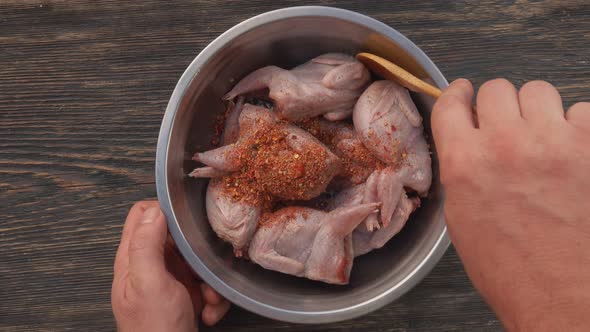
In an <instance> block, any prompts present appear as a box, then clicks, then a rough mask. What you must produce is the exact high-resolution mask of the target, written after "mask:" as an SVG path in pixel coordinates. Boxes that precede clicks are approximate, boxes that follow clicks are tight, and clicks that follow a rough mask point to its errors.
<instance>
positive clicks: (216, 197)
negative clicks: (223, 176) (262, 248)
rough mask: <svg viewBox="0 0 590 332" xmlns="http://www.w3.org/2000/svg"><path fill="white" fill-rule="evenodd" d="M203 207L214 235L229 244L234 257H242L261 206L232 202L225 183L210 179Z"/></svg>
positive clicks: (253, 230)
mask: <svg viewBox="0 0 590 332" xmlns="http://www.w3.org/2000/svg"><path fill="white" fill-rule="evenodd" d="M205 207H206V209H207V218H209V224H211V228H213V231H214V232H215V234H217V236H219V237H220V238H221V239H223V240H225V241H227V242H229V243H231V245H232V246H233V247H234V253H235V254H236V256H242V254H243V252H242V250H243V248H244V247H246V246H247V245H248V243H249V242H250V239H251V238H252V235H253V234H254V232H255V231H256V226H257V225H258V219H260V214H261V211H262V205H261V204H254V203H251V202H248V201H235V200H232V199H231V196H230V195H229V193H228V189H227V187H226V186H225V183H224V182H223V181H221V180H219V179H212V180H211V181H209V185H208V186H207V193H206V195H205Z"/></svg>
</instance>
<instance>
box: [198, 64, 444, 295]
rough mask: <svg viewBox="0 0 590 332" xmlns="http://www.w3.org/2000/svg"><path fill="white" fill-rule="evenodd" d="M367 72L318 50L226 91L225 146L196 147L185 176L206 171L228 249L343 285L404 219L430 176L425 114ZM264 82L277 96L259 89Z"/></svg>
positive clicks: (213, 218) (210, 208) (216, 223)
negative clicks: (289, 67) (305, 59)
mask: <svg viewBox="0 0 590 332" xmlns="http://www.w3.org/2000/svg"><path fill="white" fill-rule="evenodd" d="M369 76H370V75H369V73H368V72H367V70H366V68H365V67H364V66H363V65H362V64H360V63H359V62H357V61H356V60H355V59H354V58H352V57H351V56H348V55H343V54H336V53H333V54H324V55H322V56H319V57H317V58H314V59H312V60H310V61H309V62H307V63H305V64H303V65H300V66H298V67H295V68H294V69H292V70H284V69H281V68H278V67H274V66H269V67H265V68H262V69H259V70H257V71H255V72H253V73H251V74H250V75H248V76H246V77H245V78H244V79H242V80H241V81H240V82H239V83H238V84H237V85H236V86H235V87H234V88H233V89H232V90H231V91H230V92H229V93H228V94H227V95H226V96H225V97H224V98H225V99H227V100H230V101H229V105H228V111H227V113H226V120H225V127H224V130H223V133H222V136H221V142H222V144H223V145H222V146H221V147H219V148H216V149H213V150H209V151H205V152H199V153H195V155H194V156H193V159H194V160H195V161H198V162H200V163H202V164H204V166H203V167H199V168H196V169H195V170H193V171H192V172H191V173H190V174H189V175H190V176H192V177H204V178H211V180H210V182H209V186H208V188H207V194H206V208H207V215H208V218H209V222H210V224H211V226H212V228H213V230H214V231H215V232H216V234H217V235H218V236H219V237H220V238H221V239H223V240H225V241H227V242H229V243H231V244H232V245H233V247H234V252H235V255H236V256H242V255H245V256H247V257H248V258H249V259H250V260H251V261H252V262H254V263H257V264H259V265H261V266H262V267H264V268H266V269H270V270H276V271H279V272H283V273H288V274H292V275H295V276H299V277H305V278H309V279H312V280H319V281H323V282H327V283H333V284H346V283H348V280H349V275H350V271H351V268H352V264H353V259H354V257H356V256H359V255H363V254H365V253H367V252H369V251H371V250H373V249H377V248H381V247H382V246H383V245H384V244H385V243H387V241H389V240H390V239H391V238H392V237H394V236H395V235H396V234H397V233H399V231H400V230H401V229H402V227H403V226H404V225H405V224H406V222H407V220H408V218H409V216H410V214H411V213H412V212H413V211H414V210H415V209H416V208H417V207H418V206H419V205H420V198H419V197H408V192H417V193H418V194H419V195H421V196H426V194H427V193H428V190H429V188H430V183H431V178H432V173H431V169H430V167H431V166H430V164H431V160H430V152H429V150H428V145H427V143H426V140H425V138H424V137H423V126H422V117H421V116H420V114H419V113H418V111H417V109H416V106H415V105H414V103H413V102H412V100H411V98H410V95H409V93H408V91H407V90H405V89H404V88H402V87H400V86H399V85H397V84H396V83H394V82H389V81H378V82H375V83H373V84H371V85H370V86H369V87H368V88H366V87H367V85H368V83H369V80H370V77H369ZM266 88H267V89H268V97H270V99H272V101H273V102H274V106H273V105H270V104H268V101H267V100H261V99H259V98H260V96H261V93H264V91H262V90H263V89H266ZM365 88H366V89H365ZM363 91H364V92H363ZM236 97H237V99H236ZM263 99H264V97H263ZM246 100H247V101H248V102H246ZM234 101H235V103H234ZM251 103H255V104H256V105H262V106H254V105H252V104H251ZM271 106H272V107H271ZM267 107H269V108H270V109H269V108H267ZM271 109H272V110H271ZM351 113H352V115H353V116H352V117H353V119H352V124H351V123H350V121H349V120H346V118H347V117H349V116H350V114H351ZM340 120H342V121H340ZM327 189H329V190H330V191H331V192H326V191H327ZM335 192H336V193H335ZM334 194H336V195H335V196H334ZM410 196H413V195H410ZM273 211H274V212H273ZM246 253H247V255H246Z"/></svg>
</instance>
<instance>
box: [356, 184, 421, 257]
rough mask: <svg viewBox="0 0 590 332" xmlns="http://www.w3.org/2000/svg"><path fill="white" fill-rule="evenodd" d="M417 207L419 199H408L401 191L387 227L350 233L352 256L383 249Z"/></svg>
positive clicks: (361, 228)
mask: <svg viewBox="0 0 590 332" xmlns="http://www.w3.org/2000/svg"><path fill="white" fill-rule="evenodd" d="M418 206H420V199H419V198H418V197H413V198H408V196H407V195H406V193H405V191H403V192H402V194H401V196H400V199H399V202H398V203H397V206H396V207H395V210H394V212H393V215H392V217H391V219H390V221H389V222H388V223H387V225H384V226H383V227H381V228H379V229H378V230H374V231H372V232H370V231H368V230H367V229H365V228H364V227H357V228H356V229H355V230H354V232H353V233H352V244H353V248H354V256H355V257H356V256H360V255H364V254H366V253H368V252H369V251H371V250H373V249H379V248H381V247H383V246H384V245H385V243H387V242H388V241H389V240H391V238H392V237H394V236H395V235H396V234H397V233H399V232H400V231H401V230H402V228H403V227H404V225H405V224H406V221H408V218H409V217H410V214H411V213H412V212H414V210H415V209H416V208H417V207H418Z"/></svg>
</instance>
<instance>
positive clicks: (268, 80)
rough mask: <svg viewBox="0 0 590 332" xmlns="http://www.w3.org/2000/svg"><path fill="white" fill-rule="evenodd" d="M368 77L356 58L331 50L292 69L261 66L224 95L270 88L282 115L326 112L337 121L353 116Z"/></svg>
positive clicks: (307, 115) (300, 116)
mask: <svg viewBox="0 0 590 332" xmlns="http://www.w3.org/2000/svg"><path fill="white" fill-rule="evenodd" d="M369 81H370V74H369V71H368V70H367V69H366V68H365V66H364V65H363V64H362V63H360V62H358V61H357V60H356V59H355V58H353V57H352V56H350V55H345V54H340V53H328V54H324V55H320V56H318V57H316V58H314V59H312V60H310V61H308V62H306V63H304V64H302V65H300V66H297V67H295V68H293V69H291V70H285V69H282V68H279V67H276V66H268V67H264V68H261V69H258V70H256V71H254V72H252V73H250V74H249V75H247V76H246V77H244V78H243V79H242V80H241V81H240V82H238V84H236V86H235V87H234V88H233V89H232V90H231V91H230V92H229V93H227V94H226V95H225V97H224V98H225V99H228V100H230V99H233V98H235V97H237V96H239V95H243V94H246V93H251V92H255V91H259V90H262V89H266V88H268V89H269V94H268V96H269V98H270V99H272V100H273V102H274V104H275V107H274V110H275V111H276V113H277V115H278V116H279V117H280V118H283V119H287V120H292V121H295V120H303V119H309V118H312V117H315V116H318V115H323V116H324V117H325V118H326V119H328V120H331V121H336V120H342V119H345V118H347V117H349V116H350V114H351V113H352V109H353V107H354V104H355V102H356V101H357V99H358V97H359V96H360V95H361V93H362V92H363V90H364V89H365V88H366V86H367V85H368V84H369Z"/></svg>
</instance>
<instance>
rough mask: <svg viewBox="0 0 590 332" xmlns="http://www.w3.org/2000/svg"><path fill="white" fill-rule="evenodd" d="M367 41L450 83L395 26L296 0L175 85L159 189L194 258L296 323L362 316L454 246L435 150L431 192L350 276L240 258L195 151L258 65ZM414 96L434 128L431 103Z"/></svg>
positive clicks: (222, 287) (227, 285)
mask: <svg viewBox="0 0 590 332" xmlns="http://www.w3.org/2000/svg"><path fill="white" fill-rule="evenodd" d="M359 51H368V52H372V53H375V54H378V55H380V56H383V57H386V58H389V59H390V60H393V61H395V62H397V63H399V64H401V65H402V66H404V67H405V68H408V69H409V70H410V71H412V72H414V74H417V75H419V76H420V77H423V78H430V79H432V80H433V81H434V82H435V84H436V85H438V86H439V87H445V86H446V85H447V81H446V80H445V78H444V77H443V75H442V74H441V72H440V71H439V70H438V68H437V67H436V66H435V65H434V63H432V61H430V59H429V58H428V57H427V56H426V55H425V54H424V53H423V52H422V51H421V50H420V49H419V48H418V47H417V46H416V45H414V44H413V43H412V42H411V41H410V40H408V39H407V38H406V37H404V36H403V35H402V34H400V33H399V32H397V31H396V30H394V29H392V28H391V27H389V26H387V25H385V24H383V23H381V22H379V21H376V20H374V19H372V18H369V17H367V16H364V15H361V14H358V13H355V12H351V11H347V10H342V9H336V8H328V7H293V8H286V9H281V10H276V11H272V12H268V13H265V14H262V15H259V16H256V17H254V18H251V19H249V20H246V21H244V22H242V23H240V24H238V25H236V26H235V27H233V28H231V29H230V30H228V31H227V32H225V33H224V34H222V35H221V36H220V37H218V38H217V39H215V40H214V41H213V42H212V43H211V44H209V46H207V47H206V48H205V49H204V50H203V51H202V52H201V53H200V54H199V55H198V56H197V57H196V58H195V60H194V61H193V62H192V63H191V64H190V65H189V67H188V68H187V69H186V71H185V72H184V74H183V75H182V77H181V78H180V80H179V81H178V84H177V85H176V88H175V89H174V92H173V93H172V97H171V98H170V102H169V104H168V108H167V109H166V114H165V115H164V119H163V121H162V127H161V129H160V136H159V140H158V147H157V156H156V183H157V189H158V198H159V200H160V204H161V206H162V210H163V211H164V214H165V215H166V217H167V218H168V226H169V229H170V232H171V233H172V236H173V238H174V240H175V241H176V244H177V246H178V248H179V249H180V252H181V253H182V255H183V256H184V258H185V259H186V261H187V262H188V263H189V264H190V266H191V267H192V268H193V269H194V271H195V272H196V273H197V274H198V275H199V276H201V278H202V279H203V280H204V281H205V282H207V283H208V284H209V285H211V286H212V287H213V288H215V289H216V290H217V291H218V292H219V293H221V294H222V295H223V296H225V297H226V298H227V299H229V300H230V301H231V302H233V303H235V304H237V305H239V306H240V307H243V308H245V309H247V310H250V311H252V312H255V313H257V314H260V315H263V316H266V317H270V318H273V319H278V320H283V321H288V322H297V323H326V322H335V321H340V320H345V319H350V318H354V317H357V316H360V315H363V314H366V313H368V312H370V311H373V310H375V309H377V308H380V307H382V306H383V305H385V304H387V303H389V302H391V301H393V300H395V299H397V298H399V297H400V296H401V295H402V294H404V293H405V292H407V291H408V290H410V289H411V288H412V287H414V286H415V285H416V284H417V283H418V282H419V281H420V280H421V279H422V278H423V277H424V276H425V275H426V274H427V273H428V272H429V271H430V270H431V269H432V268H433V267H434V265H435V264H436V263H437V262H438V261H439V259H440V258H441V256H442V255H443V254H444V252H445V250H446V249H447V247H448V246H449V243H450V241H449V238H448V236H447V231H446V226H445V223H444V217H443V209H442V206H443V200H444V194H443V191H442V188H441V185H440V182H439V177H438V163H437V158H436V154H433V169H434V182H433V184H432V189H431V193H430V195H429V197H428V199H426V200H424V202H423V204H422V207H421V208H420V209H418V211H416V212H415V213H414V214H413V215H412V217H411V219H410V220H409V221H408V224H407V226H406V227H405V228H404V229H403V231H402V232H401V233H400V234H398V235H397V236H396V237H395V238H394V239H393V240H391V241H390V242H389V243H388V244H387V245H386V246H385V247H384V248H382V249H380V250H375V251H373V252H372V253H370V254H367V255H364V256H361V257H358V258H356V259H355V261H354V266H353V269H352V274H351V278H350V284H349V285H345V286H333V285H327V284H324V283H320V282H314V281H310V280H306V279H303V278H297V277H292V276H289V275H285V274H281V273H278V272H274V271H267V270H265V269H263V268H261V267H259V266H257V265H254V264H252V263H250V262H248V261H245V260H241V259H236V258H234V257H233V255H232V249H231V248H230V246H229V245H227V244H225V243H223V242H222V241H221V240H220V239H218V238H217V236H216V235H215V233H214V232H213V231H212V230H211V227H210V226H209V223H208V221H207V216H206V211H205V206H204V201H205V200H204V195H205V188H206V185H207V181H205V180H196V179H189V178H187V176H186V175H187V173H188V172H189V171H190V170H191V169H192V168H193V167H194V166H195V165H194V163H193V162H191V160H190V157H191V155H192V154H193V153H194V152H195V151H202V150H205V149H208V148H210V147H211V144H210V141H211V139H212V138H213V130H212V128H213V124H214V122H215V117H216V116H218V115H219V114H222V112H223V111H224V107H225V106H224V103H223V102H222V100H221V97H222V96H223V95H224V94H225V93H226V92H227V91H229V89H230V88H231V87H232V86H233V84H235V82H237V81H238V80H239V79H241V78H242V77H244V76H245V75H246V74H247V73H249V72H251V71H253V70H254V69H257V68H260V67H263V66H266V65H270V64H274V65H278V66H282V67H287V68H288V67H292V66H294V65H296V64H300V63H303V62H305V61H307V60H308V59H310V58H312V57H314V56H317V55H319V54H322V53H326V52H344V53H349V54H355V53H357V52H359ZM413 98H414V100H415V101H416V103H417V105H418V108H419V110H420V112H421V113H422V115H423V116H424V118H425V123H426V127H427V128H426V130H427V132H429V131H430V129H429V126H428V124H429V122H430V121H429V114H430V108H431V106H430V105H431V103H429V102H428V101H425V100H423V99H422V98H421V97H420V96H417V95H413ZM431 146H434V145H432V144H431Z"/></svg>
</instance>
